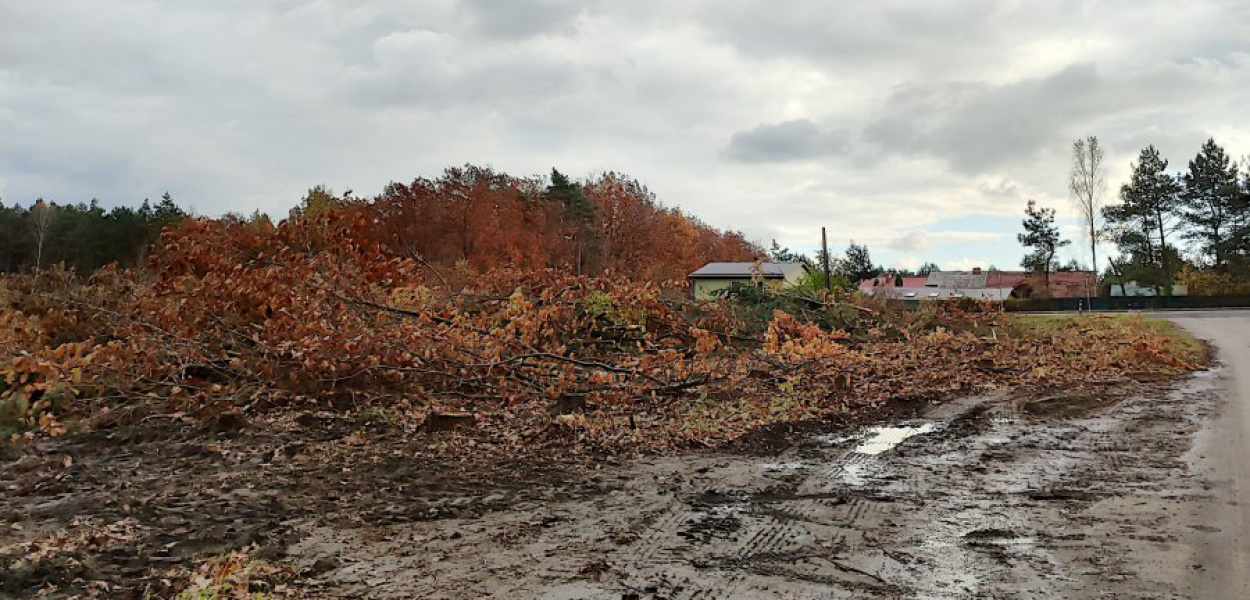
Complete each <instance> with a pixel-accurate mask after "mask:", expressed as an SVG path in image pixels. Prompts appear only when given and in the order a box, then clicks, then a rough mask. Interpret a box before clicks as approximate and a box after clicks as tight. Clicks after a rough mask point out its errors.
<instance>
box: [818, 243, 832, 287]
mask: <svg viewBox="0 0 1250 600" xmlns="http://www.w3.org/2000/svg"><path fill="white" fill-rule="evenodd" d="M820 253H821V255H822V258H823V259H824V263H825V264H824V268H825V290H826V291H828V292H829V294H830V295H832V294H833V273H831V272H829V238H828V237H827V236H826V235H825V228H824V227H821V228H820Z"/></svg>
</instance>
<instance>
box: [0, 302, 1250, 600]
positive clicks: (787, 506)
mask: <svg viewBox="0 0 1250 600" xmlns="http://www.w3.org/2000/svg"><path fill="white" fill-rule="evenodd" d="M1179 322H1180V324H1181V325H1182V326H1183V327H1184V328H1185V329H1187V330H1190V331H1193V332H1194V333H1195V334H1197V335H1199V336H1201V337H1204V338H1208V339H1211V340H1212V341H1214V343H1215V344H1216V345H1217V346H1218V358H1219V359H1220V363H1218V365H1217V366H1216V368H1215V369H1213V370H1211V371H1206V372H1200V373H1198V374H1197V375H1193V376H1186V377H1184V378H1182V379H1179V380H1178V379H1172V378H1170V377H1166V376H1160V375H1158V374H1156V373H1154V372H1149V371H1143V372H1140V373H1135V374H1133V373H1130V374H1129V375H1128V376H1117V377H1107V378H1105V379H1101V380H1100V379H1096V378H1095V379H1091V380H1089V381H1087V382H1085V383H1083V384H1081V385H1070V386H1068V385H1065V386H1063V387H1062V388H1060V387H1055V388H1046V387H1037V386H1032V387H1027V388H1018V387H1014V386H1002V387H1001V388H1000V389H997V390H990V391H987V392H985V393H978V394H975V395H972V396H965V397H950V399H948V400H947V401H944V402H940V403H936V404H934V403H930V402H927V401H925V400H921V399H913V400H901V399H900V400H897V401H894V402H891V403H889V404H887V405H885V406H882V407H880V410H878V411H876V412H875V413H874V417H875V421H874V422H865V421H862V420H861V421H849V420H842V421H834V420H823V421H820V422H818V423H816V422H809V423H804V424H800V425H795V426H774V427H770V428H766V429H763V430H760V431H758V432H756V433H754V434H751V435H748V436H747V437H745V438H742V439H741V440H739V442H738V443H737V444H736V445H734V446H730V447H726V448H723V449H721V450H718V451H715V452H701V453H694V454H690V453H684V454H679V455H675V456H668V457H651V458H638V459H632V460H624V459H615V458H611V457H607V456H600V455H587V454H583V453H581V452H572V453H569V455H568V456H566V457H564V458H559V457H553V456H551V455H545V456H544V457H543V458H541V459H539V458H537V457H530V458H518V459H516V460H495V459H493V460H489V461H476V462H473V463H472V464H473V468H472V469H466V468H465V466H464V465H465V464H466V463H465V462H464V461H462V460H461V461H458V460H453V459H450V458H447V457H445V456H443V455H442V454H439V453H430V452H428V444H429V439H428V438H425V437H422V438H418V439H409V438H400V439H397V440H396V441H395V442H394V443H392V444H389V445H386V444H378V443H376V442H377V440H374V439H370V438H369V437H368V436H367V435H363V434H362V432H365V431H370V430H384V431H392V432H393V431H394V430H388V429H387V427H390V425H388V424H387V423H385V422H383V419H384V415H375V414H369V413H360V412H346V413H342V414H335V413H331V412H326V411H316V412H314V411H309V412H307V413H303V414H299V415H295V416H293V418H291V419H289V420H287V421H284V422H283V426H281V427H270V426H267V427H265V428H259V427H252V426H249V425H248V424H247V423H246V422H239V423H232V422H229V421H225V422H223V421H221V420H217V421H213V422H209V423H204V424H202V425H200V428H199V429H197V430H194V431H187V430H186V428H185V427H182V426H180V425H178V424H175V423H168V422H164V421H163V420H160V419H152V420H148V421H145V422H141V423H136V424H133V425H131V426H128V427H125V428H119V429H111V430H107V431H96V432H92V433H87V434H82V435H75V436H65V437H59V438H55V439H48V440H44V441H40V442H37V443H36V444H35V445H33V446H29V447H22V448H20V449H17V450H13V449H11V450H10V452H14V454H13V455H11V456H8V457H6V462H5V463H3V464H4V468H3V470H2V471H0V472H2V473H3V475H0V485H3V486H4V487H3V489H5V490H6V493H5V494H4V496H3V503H2V504H0V516H3V517H4V518H5V520H6V521H8V522H9V523H11V526H10V529H9V531H8V534H9V535H10V536H11V538H10V541H12V542H19V543H20V546H19V548H20V549H21V550H22V551H23V552H26V553H27V555H26V556H20V555H18V554H16V553H15V552H14V553H12V554H9V555H8V556H6V557H5V559H4V560H5V561H6V562H7V563H8V566H10V568H9V569H8V570H6V571H4V575H3V576H0V584H2V586H0V590H3V592H2V593H4V594H8V595H9V596H10V597H26V596H28V595H32V594H35V593H38V590H41V589H42V590H44V592H45V593H46V594H47V595H48V596H50V597H66V596H68V595H69V593H70V591H73V592H74V593H90V591H91V590H90V589H84V588H83V586H89V585H94V586H96V587H95V590H96V591H97V592H98V595H99V597H142V595H143V594H144V593H151V594H153V595H155V596H157V597H161V595H162V594H168V595H172V594H173V592H172V591H171V588H170V587H168V583H169V582H168V581H166V582H162V578H163V576H164V575H166V574H168V575H169V576H170V577H173V576H175V575H177V576H179V577H185V576H186V570H185V569H186V565H188V564H191V565H196V564H198V565H202V567H201V570H200V571H199V577H200V580H199V583H198V584H197V586H198V587H199V588H201V589H211V588H213V586H217V588H218V589H225V588H224V587H223V586H222V584H226V585H234V586H235V587H236V588H238V587H243V586H250V587H251V588H252V589H253V590H254V591H262V592H265V593H266V594H267V597H270V596H271V597H301V596H302V597H311V598H413V597H420V598H479V597H499V598H613V599H617V598H636V599H644V598H645V599H653V598H656V599H658V598H682V599H685V598H702V599H708V598H813V597H823V598H971V597H1011V598H1053V597H1068V598H1095V597H1097V598H1108V597H1112V598H1118V597H1125V598H1129V597H1151V598H1188V597H1201V598H1221V597H1226V598H1241V597H1246V594H1245V591H1246V590H1245V587H1244V586H1245V582H1246V576H1245V573H1244V572H1241V571H1240V570H1239V569H1244V565H1245V564H1246V561H1245V557H1246V554H1245V551H1246V550H1245V548H1246V543H1245V541H1246V538H1245V536H1244V534H1243V533H1242V532H1245V531H1247V529H1246V527H1248V526H1250V524H1248V523H1247V521H1246V519H1247V507H1250V498H1245V497H1244V496H1245V491H1246V490H1250V485H1248V483H1247V482H1250V479H1247V477H1246V476H1247V474H1246V473H1245V472H1244V470H1245V469H1246V466H1245V463H1246V461H1244V460H1239V459H1238V457H1240V456H1245V455H1246V453H1245V446H1244V444H1245V443H1246V442H1245V440H1246V439H1247V438H1246V436H1243V435H1241V433H1242V432H1243V431H1244V428H1246V427H1247V419H1246V415H1247V414H1250V410H1247V409H1246V408H1245V403H1246V402H1250V396H1247V395H1246V385H1247V384H1246V382H1247V381H1250V378H1248V377H1247V375H1246V373H1245V372H1244V371H1245V369H1246V366H1245V365H1246V364H1248V363H1250V361H1248V360H1247V356H1246V352H1247V350H1246V346H1245V344H1246V340H1247V339H1250V322H1248V320H1247V317H1245V316H1242V315H1241V314H1231V315H1224V314H1219V315H1204V316H1190V317H1187V318H1186V319H1184V320H1180V321H1179ZM1103 324H1104V325H1105V326H1108V327H1115V326H1117V323H1116V321H1114V320H1113V321H1110V322H1103ZM1078 325H1079V323H1078ZM1020 326H1021V327H1028V328H1046V327H1052V326H1054V327H1058V329H1057V330H1062V329H1063V327H1064V326H1063V325H1062V324H1060V323H1056V322H1055V321H1040V320H1038V321H1036V322H1034V321H1030V320H1026V321H1024V322H1023V324H1021V325H1020ZM1068 326H1071V323H1069V324H1068ZM1150 326H1151V327H1158V328H1161V329H1160V330H1161V331H1163V330H1166V332H1167V333H1168V334H1170V335H1173V336H1176V337H1173V338H1172V339H1173V340H1174V342H1173V343H1175V344H1179V345H1180V346H1182V347H1185V348H1188V349H1189V350H1190V351H1192V353H1193V355H1192V356H1191V358H1199V357H1200V356H1199V355H1201V354H1203V353H1204V349H1203V347H1202V346H1201V345H1199V344H1195V343H1194V342H1193V341H1192V340H1188V339H1186V338H1185V337H1184V336H1183V335H1177V333H1178V332H1177V331H1176V330H1175V329H1172V328H1171V327H1170V326H1169V325H1167V324H1155V323H1151V324H1150ZM1178 354H1180V355H1184V354H1183V353H1182V352H1179V350H1178ZM1239 394H1240V395H1239ZM874 426H877V427H881V426H884V427H887V428H886V429H874V428H873V427H874ZM439 435H443V436H446V438H447V439H448V440H449V441H450V440H451V439H453V438H457V437H463V436H462V434H461V433H460V432H445V433H442V434H439ZM457 443H458V444H463V443H465V440H460V441H459V442H457ZM435 456H438V458H435ZM5 543H6V544H7V543H9V542H5ZM8 548H9V551H10V552H13V550H14V547H13V546H9V547H8ZM239 550H243V553H239V552H237V551H239ZM232 551H236V553H235V554H231V552H232ZM211 556H218V557H225V558H217V559H208V560H206V557H211ZM92 581H94V582H97V583H93V584H88V583H87V582H92ZM175 584H176V582H175ZM1238 585H1240V586H1242V587H1240V588H1239V587H1237V586H1238ZM106 588H107V589H106ZM58 590H59V591H58ZM186 597H201V596H186Z"/></svg>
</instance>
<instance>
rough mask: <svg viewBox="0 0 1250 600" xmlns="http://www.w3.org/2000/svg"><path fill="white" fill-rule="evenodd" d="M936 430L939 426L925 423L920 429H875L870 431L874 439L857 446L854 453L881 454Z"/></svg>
mask: <svg viewBox="0 0 1250 600" xmlns="http://www.w3.org/2000/svg"><path fill="white" fill-rule="evenodd" d="M935 429H937V425H936V424H934V423H925V424H924V425H921V426H919V427H873V428H871V429H869V430H868V433H869V434H871V435H872V437H870V438H868V440H867V441H865V442H864V443H862V444H860V445H858V446H856V447H855V450H854V452H858V453H859V454H868V455H876V454H881V453H882V452H885V451H886V450H889V449H890V448H893V447H895V446H897V445H899V444H900V443H902V442H903V440H905V439H907V438H909V437H911V436H913V435H920V434H924V433H929V432H931V431H933V430H935Z"/></svg>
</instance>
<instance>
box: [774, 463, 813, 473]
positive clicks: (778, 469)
mask: <svg viewBox="0 0 1250 600" xmlns="http://www.w3.org/2000/svg"><path fill="white" fill-rule="evenodd" d="M763 467H764V471H765V472H767V473H786V472H793V471H802V470H804V469H807V468H809V467H808V465H807V463H803V462H799V461H793V462H776V463H765V464H764V465H763Z"/></svg>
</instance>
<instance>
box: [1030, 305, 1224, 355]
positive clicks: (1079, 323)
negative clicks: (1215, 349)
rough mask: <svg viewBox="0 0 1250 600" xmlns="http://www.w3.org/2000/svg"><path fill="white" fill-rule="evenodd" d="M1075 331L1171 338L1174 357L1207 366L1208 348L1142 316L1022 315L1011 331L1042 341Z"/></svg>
mask: <svg viewBox="0 0 1250 600" xmlns="http://www.w3.org/2000/svg"><path fill="white" fill-rule="evenodd" d="M1072 327H1078V328H1111V329H1119V330H1121V331H1122V332H1123V333H1125V334H1131V333H1134V332H1151V333H1157V334H1159V335H1162V336H1163V337H1166V338H1168V340H1169V342H1170V344H1171V348H1170V350H1171V352H1172V354H1173V355H1174V356H1176V357H1178V358H1180V359H1182V360H1184V361H1186V362H1189V363H1192V364H1199V365H1201V364H1206V363H1207V359H1208V351H1207V345H1206V344H1205V343H1204V342H1203V341H1202V340H1200V339H1198V338H1196V337H1194V336H1193V334H1191V333H1189V332H1188V331H1185V330H1184V329H1182V328H1181V327H1180V326H1179V325H1177V324H1176V323H1173V322H1171V321H1168V320H1167V319H1156V318H1152V317H1146V316H1143V315H1140V314H1135V313H1130V314H1093V315H1089V314H1084V315H1071V314H1062V315H1020V316H1017V317H1014V318H1013V319H1012V324H1011V327H1010V331H1011V332H1012V333H1013V334H1015V335H1018V336H1021V337H1041V336H1047V335H1050V334H1052V333H1057V332H1060V331H1063V330H1065V329H1069V328H1072Z"/></svg>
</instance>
